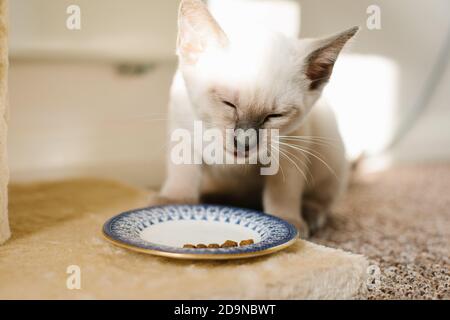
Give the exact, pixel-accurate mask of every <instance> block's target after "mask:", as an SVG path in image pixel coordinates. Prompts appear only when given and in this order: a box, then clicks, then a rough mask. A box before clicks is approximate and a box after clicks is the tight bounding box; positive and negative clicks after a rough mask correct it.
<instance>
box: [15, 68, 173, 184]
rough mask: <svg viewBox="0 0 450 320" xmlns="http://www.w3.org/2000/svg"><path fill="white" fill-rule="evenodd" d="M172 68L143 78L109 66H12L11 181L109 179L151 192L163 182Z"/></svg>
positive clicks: (154, 72) (155, 71) (159, 69)
mask: <svg viewBox="0 0 450 320" xmlns="http://www.w3.org/2000/svg"><path fill="white" fill-rule="evenodd" d="M174 70H175V64H174V63H163V64H159V65H158V66H157V67H156V68H155V69H154V70H153V71H151V72H149V73H147V74H144V75H142V76H122V75H119V74H118V73H117V71H116V70H115V69H114V67H113V66H111V65H108V64H89V63H72V64H71V63H63V64H62V63H44V62H38V63H37V62H17V61H14V60H13V61H12V63H11V68H10V80H9V81H10V84H9V88H10V91H9V94H10V104H11V107H12V108H11V123H10V134H9V143H8V145H9V162H10V167H11V177H12V180H13V181H29V180H38V179H56V178H62V177H66V176H79V175H82V176H87V175H96V176H109V177H113V178H118V179H123V180H125V181H129V182H130V183H135V184H139V185H148V186H157V185H158V184H159V183H160V182H161V181H162V179H163V177H164V173H165V172H164V161H163V160H164V151H165V141H166V136H165V124H166V121H165V120H166V115H165V114H166V110H167V101H168V88H169V85H170V82H171V79H172V75H173V72H174Z"/></svg>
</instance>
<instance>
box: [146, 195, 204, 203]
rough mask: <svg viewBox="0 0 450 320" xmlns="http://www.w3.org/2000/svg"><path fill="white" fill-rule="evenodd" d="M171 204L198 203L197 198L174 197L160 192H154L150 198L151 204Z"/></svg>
mask: <svg viewBox="0 0 450 320" xmlns="http://www.w3.org/2000/svg"><path fill="white" fill-rule="evenodd" d="M170 204H198V201H197V200H195V199H172V198H168V197H165V196H162V195H160V194H157V193H155V194H152V195H150V198H149V206H164V205H170Z"/></svg>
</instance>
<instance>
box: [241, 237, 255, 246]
mask: <svg viewBox="0 0 450 320" xmlns="http://www.w3.org/2000/svg"><path fill="white" fill-rule="evenodd" d="M254 243H255V241H253V239H248V240H242V241H241V242H240V243H239V245H240V246H241V247H245V246H249V245H252V244H254Z"/></svg>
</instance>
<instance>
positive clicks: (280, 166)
mask: <svg viewBox="0 0 450 320" xmlns="http://www.w3.org/2000/svg"><path fill="white" fill-rule="evenodd" d="M270 148H271V149H272V150H275V151H277V152H278V153H279V149H276V148H275V147H274V146H272V145H270ZM275 161H276V163H277V166H278V167H279V168H280V170H281V174H282V175H283V182H285V181H286V176H285V175H284V171H283V167H282V165H281V162H280V160H278V159H276V160H275Z"/></svg>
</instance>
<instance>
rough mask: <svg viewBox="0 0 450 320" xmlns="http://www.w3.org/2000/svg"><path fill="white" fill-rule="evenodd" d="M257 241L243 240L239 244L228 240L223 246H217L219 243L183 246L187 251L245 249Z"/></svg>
mask: <svg viewBox="0 0 450 320" xmlns="http://www.w3.org/2000/svg"><path fill="white" fill-rule="evenodd" d="M254 243H255V241H253V239H248V240H242V241H241V242H239V244H238V243H237V242H236V241H233V240H227V241H225V242H224V243H222V244H221V245H219V244H217V243H211V244H208V245H206V244H203V243H199V244H197V245H193V244H189V243H188V244H185V245H184V246H183V248H185V249H219V248H235V247H238V246H241V247H244V246H249V245H252V244H254Z"/></svg>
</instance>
